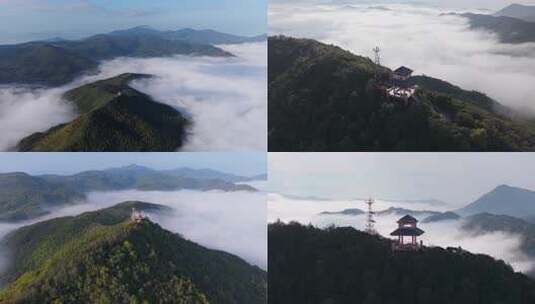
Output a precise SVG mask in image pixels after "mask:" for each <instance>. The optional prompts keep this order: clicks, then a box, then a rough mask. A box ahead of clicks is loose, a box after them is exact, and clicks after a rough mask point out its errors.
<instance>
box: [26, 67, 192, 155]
mask: <svg viewBox="0 0 535 304" xmlns="http://www.w3.org/2000/svg"><path fill="white" fill-rule="evenodd" d="M150 77H151V76H150V75H144V74H132V73H125V74H120V75H118V76H115V77H112V78H109V79H104V80H99V81H96V82H93V83H89V84H86V85H82V86H80V87H77V88H75V89H72V90H70V91H67V92H66V93H65V94H64V95H63V98H64V99H65V100H66V101H67V102H68V103H70V104H71V105H73V106H74V107H75V108H76V110H77V112H78V113H79V116H78V117H77V118H75V119H74V120H72V121H70V122H67V123H64V124H60V125H57V126H54V127H52V128H50V129H48V130H47V131H44V132H37V133H34V134H31V135H29V136H27V137H25V138H23V139H21V140H20V142H19V143H18V145H17V147H16V149H17V150H18V151H22V152H30V151H33V152H50V151H56V152H59V151H63V152H67V151H69V152H88V151H91V152H98V151H101V152H115V151H117V152H124V151H175V150H177V149H178V148H179V147H181V146H182V145H183V143H184V141H185V137H186V128H187V127H188V126H189V125H190V122H189V120H187V119H186V118H185V117H184V115H183V114H182V113H181V112H179V111H178V110H176V109H175V108H173V107H171V106H169V105H166V104H163V103H159V102H157V101H155V100H153V99H152V97H150V96H148V95H146V94H144V93H142V92H139V91H137V90H135V89H134V88H132V87H131V86H129V83H130V82H131V81H134V80H139V79H147V78H150Z"/></svg>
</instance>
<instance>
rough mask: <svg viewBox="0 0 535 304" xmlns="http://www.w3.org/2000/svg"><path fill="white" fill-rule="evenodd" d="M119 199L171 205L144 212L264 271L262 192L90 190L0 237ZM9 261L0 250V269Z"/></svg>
mask: <svg viewBox="0 0 535 304" xmlns="http://www.w3.org/2000/svg"><path fill="white" fill-rule="evenodd" d="M124 201H143V202H150V203H153V204H160V205H164V206H168V207H171V208H172V210H173V211H172V212H170V213H167V214H158V215H157V214H149V217H150V219H151V220H153V221H154V222H156V223H158V224H160V225H161V226H162V227H163V228H164V229H167V230H169V231H173V232H176V233H179V234H180V235H182V236H183V237H184V238H186V239H188V240H191V241H193V242H195V243H198V244H200V245H202V246H205V247H207V248H210V249H216V250H222V251H225V252H229V253H232V254H235V255H237V256H239V257H241V258H242V259H244V260H245V261H247V262H248V263H250V264H253V265H257V266H258V267H260V268H262V269H264V270H266V269H267V230H266V216H267V211H266V194H265V193H262V192H244V191H240V192H222V191H205V192H202V191H190V190H182V191H165V192H164V191H137V190H127V191H112V192H93V193H89V194H88V195H87V199H86V200H85V201H83V202H80V203H79V204H77V205H74V206H69V207H65V208H61V209H57V210H53V211H52V212H51V213H50V214H48V215H46V216H44V217H42V218H39V219H35V220H32V221H28V222H23V223H16V224H11V223H10V224H7V223H0V239H1V238H3V237H4V236H5V235H7V234H8V233H9V232H12V231H14V230H16V229H18V228H20V227H22V226H26V225H30V224H33V223H36V222H40V221H44V220H48V219H51V218H56V217H62V216H74V215H78V214H81V213H83V212H88V211H94V210H98V209H103V208H107V207H111V206H114V205H116V204H118V203H121V202H124ZM9 262H10V259H9V257H8V256H7V254H6V252H5V251H3V250H2V248H0V271H2V269H5V268H4V267H5V266H6V265H7V263H9Z"/></svg>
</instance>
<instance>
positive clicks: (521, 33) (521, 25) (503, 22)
mask: <svg viewBox="0 0 535 304" xmlns="http://www.w3.org/2000/svg"><path fill="white" fill-rule="evenodd" d="M462 16H464V17H466V18H468V20H469V21H470V27H471V28H472V29H476V30H486V31H491V32H493V33H495V34H497V35H498V38H499V39H500V41H501V42H503V43H511V44H518V43H526V42H535V21H534V22H528V21H524V20H521V19H517V18H511V17H505V16H492V15H481V14H470V13H467V14H462Z"/></svg>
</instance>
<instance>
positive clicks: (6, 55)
mask: <svg viewBox="0 0 535 304" xmlns="http://www.w3.org/2000/svg"><path fill="white" fill-rule="evenodd" d="M97 66H98V64H97V62H96V61H94V60H92V59H91V58H86V57H84V56H81V55H80V54H77V53H74V52H71V51H68V50H66V49H63V48H61V47H57V46H54V45H52V44H50V43H25V44H21V45H7V46H0V84H34V85H51V86H57V85H61V84H64V83H68V82H70V81H72V80H74V78H76V77H78V76H80V75H81V74H82V72H88V71H93V70H95V69H96V68H97Z"/></svg>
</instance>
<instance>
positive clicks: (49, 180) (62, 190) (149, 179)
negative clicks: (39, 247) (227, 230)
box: [0, 170, 257, 222]
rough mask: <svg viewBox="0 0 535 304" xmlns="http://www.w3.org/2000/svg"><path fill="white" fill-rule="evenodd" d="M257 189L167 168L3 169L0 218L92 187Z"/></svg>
mask: <svg viewBox="0 0 535 304" xmlns="http://www.w3.org/2000/svg"><path fill="white" fill-rule="evenodd" d="M130 189H131V190H139V191H178V190H197V191H210V190H219V191H226V192H234V191H248V192H254V191H257V190H256V189H255V188H254V187H251V186H249V185H244V184H235V183H232V182H228V181H224V180H218V179H209V180H198V179H194V178H190V177H181V176H172V175H169V174H166V173H165V171H163V172H160V171H156V170H154V171H128V170H127V171H123V170H119V171H117V170H112V171H106V170H101V171H98V170H94V171H84V172H80V173H77V174H73V175H53V174H52V175H51V174H47V175H36V176H31V175H29V174H25V173H0V215H1V216H0V221H4V222H18V221H23V220H29V219H33V218H37V217H40V216H43V215H46V214H48V213H49V212H50V209H51V208H52V209H53V208H59V207H64V206H67V205H72V204H76V203H77V202H80V201H83V200H84V199H85V198H86V193H89V192H93V191H121V190H130Z"/></svg>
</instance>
